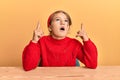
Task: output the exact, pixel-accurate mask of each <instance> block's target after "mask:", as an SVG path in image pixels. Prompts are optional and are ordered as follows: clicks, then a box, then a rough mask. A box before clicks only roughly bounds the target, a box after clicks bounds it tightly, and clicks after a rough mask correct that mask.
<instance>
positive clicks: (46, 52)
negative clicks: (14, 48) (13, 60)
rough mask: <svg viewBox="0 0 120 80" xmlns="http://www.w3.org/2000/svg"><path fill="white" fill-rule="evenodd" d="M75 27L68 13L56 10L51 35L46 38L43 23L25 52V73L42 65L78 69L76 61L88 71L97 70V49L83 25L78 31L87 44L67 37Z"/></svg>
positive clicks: (52, 17)
mask: <svg viewBox="0 0 120 80" xmlns="http://www.w3.org/2000/svg"><path fill="white" fill-rule="evenodd" d="M71 24H72V22H71V18H70V16H69V15H68V14H67V13H66V12H64V11H61V10H60V11H56V12H54V13H52V14H51V15H50V17H49V18H48V22H47V25H48V30H49V32H50V35H48V36H44V35H43V31H42V30H41V28H40V24H38V25H37V28H36V29H35V31H34V34H33V39H32V40H31V41H30V43H29V44H28V45H27V46H26V47H25V49H24V51H23V56H22V61H23V68H24V70H26V71H28V70H31V69H34V68H36V67H37V66H38V64H39V63H40V64H41V66H44V67H45V66H47V67H50V66H54V67H55V66H75V64H76V58H77V59H79V60H80V61H81V62H82V63H84V64H85V66H86V67H88V68H93V69H94V68H96V67H97V48H96V46H95V45H94V43H93V42H92V41H91V40H90V39H89V38H88V36H87V34H86V32H85V30H84V28H83V26H82V25H81V30H80V31H78V32H77V35H76V36H77V37H80V38H81V39H82V40H83V45H82V44H81V43H80V42H79V41H78V40H76V39H73V38H69V37H67V33H68V31H69V29H70V25H71Z"/></svg>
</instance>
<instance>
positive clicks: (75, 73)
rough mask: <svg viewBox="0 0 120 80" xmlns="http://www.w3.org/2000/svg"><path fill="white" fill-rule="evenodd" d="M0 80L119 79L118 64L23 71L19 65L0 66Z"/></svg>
mask: <svg viewBox="0 0 120 80" xmlns="http://www.w3.org/2000/svg"><path fill="white" fill-rule="evenodd" d="M0 80H120V66H100V67H97V69H88V68H82V67H37V68H36V69H34V70H31V71H24V70H23V69H22V68H21V67H0Z"/></svg>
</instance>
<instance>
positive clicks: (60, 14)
mask: <svg viewBox="0 0 120 80" xmlns="http://www.w3.org/2000/svg"><path fill="white" fill-rule="evenodd" d="M61 17H62V18H67V16H66V15H65V14H64V13H62V12H60V13H56V14H54V15H53V18H61Z"/></svg>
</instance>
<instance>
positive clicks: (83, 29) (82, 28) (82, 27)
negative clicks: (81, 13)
mask: <svg viewBox="0 0 120 80" xmlns="http://www.w3.org/2000/svg"><path fill="white" fill-rule="evenodd" d="M81 30H82V31H85V28H84V26H83V23H81Z"/></svg>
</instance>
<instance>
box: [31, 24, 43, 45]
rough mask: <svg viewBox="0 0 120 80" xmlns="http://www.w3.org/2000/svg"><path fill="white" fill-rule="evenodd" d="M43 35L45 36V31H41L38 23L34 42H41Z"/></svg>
mask: <svg viewBox="0 0 120 80" xmlns="http://www.w3.org/2000/svg"><path fill="white" fill-rule="evenodd" d="M43 35H44V33H43V31H42V29H41V27H40V23H39V22H38V24H37V27H36V29H35V30H34V32H33V39H32V42H34V43H37V42H38V40H39V39H40V38H41V37H42V36H43Z"/></svg>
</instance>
